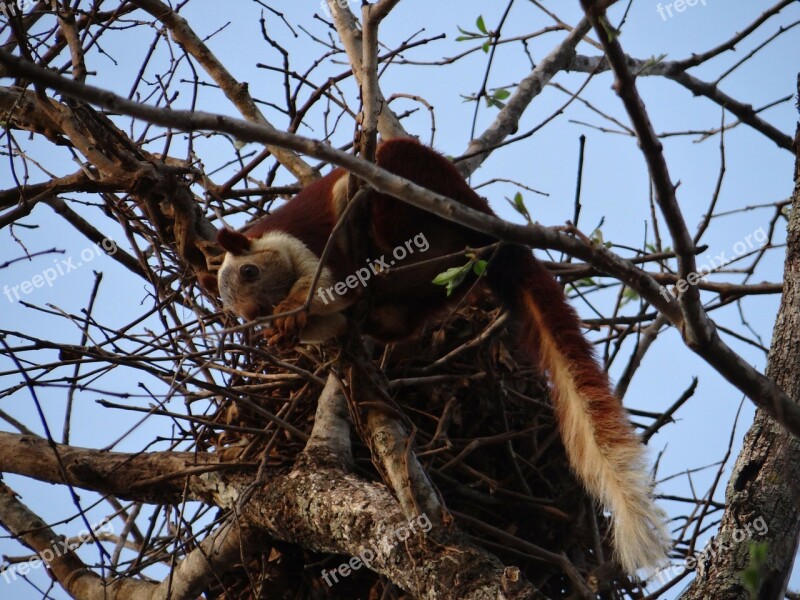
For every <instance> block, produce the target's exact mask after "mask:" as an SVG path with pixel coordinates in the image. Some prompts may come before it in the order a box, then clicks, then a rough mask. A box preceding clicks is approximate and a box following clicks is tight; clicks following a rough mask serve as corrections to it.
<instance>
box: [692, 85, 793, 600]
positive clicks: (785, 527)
mask: <svg viewBox="0 0 800 600" xmlns="http://www.w3.org/2000/svg"><path fill="white" fill-rule="evenodd" d="M798 83H799V84H800V78H799V79H798ZM798 148H800V125H799V126H798V129H797V133H796V135H795V151H796V152H797V149H798ZM767 376H769V377H770V378H772V379H773V380H774V381H775V382H776V383H778V385H780V386H781V387H782V388H783V389H784V390H785V391H786V392H787V393H788V394H789V395H790V396H791V397H792V398H794V399H795V401H797V400H798V399H800V157H798V160H797V161H796V163H795V189H794V194H793V197H792V210H791V217H790V218H789V228H788V239H787V248H786V264H785V269H784V283H783V297H782V298H781V306H780V310H779V312H778V317H777V320H776V322H775V330H774V332H773V338H772V346H771V349H770V353H769V361H768V365H767ZM725 507H726V508H725V514H724V515H723V518H722V524H721V526H720V532H719V535H718V536H717V538H716V540H714V541H712V542H711V543H710V544H709V545H708V546H707V547H706V549H704V551H703V552H701V553H700V555H699V556H698V557H697V558H698V560H697V577H696V579H695V580H694V582H693V583H692V584H691V586H690V587H689V589H688V591H687V592H686V593H685V594H684V595H683V596H682V598H683V599H684V600H691V599H695V598H696V599H697V600H705V599H707V598H714V599H715V600H717V599H718V600H734V599H736V600H739V599H741V598H748V597H753V598H758V599H759V600H781V599H782V598H784V592H785V590H786V586H787V584H788V580H789V575H790V573H791V570H792V564H793V563H794V557H795V554H796V552H797V545H798V535H799V534H800V440H798V439H796V438H794V437H792V436H791V434H789V433H787V432H786V431H784V430H783V429H781V428H780V427H779V426H778V425H777V424H776V423H775V421H774V420H773V419H772V418H770V417H769V416H767V415H766V414H764V412H763V411H761V410H759V411H758V412H757V413H756V417H755V420H754V422H753V425H752V427H751V428H750V431H749V432H748V433H747V436H746V437H745V440H744V446H743V447H742V451H741V453H740V454H739V457H738V459H737V460H736V464H735V466H734V469H733V473H732V474H731V479H730V481H729V483H728V489H727V492H726V497H725ZM759 554H760V556H759ZM689 566H691V565H689Z"/></svg>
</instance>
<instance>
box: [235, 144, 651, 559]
mask: <svg viewBox="0 0 800 600" xmlns="http://www.w3.org/2000/svg"><path fill="white" fill-rule="evenodd" d="M376 162H377V164H378V165H379V166H381V167H383V168H384V169H386V170H387V171H390V172H392V173H394V174H397V175H400V176H402V177H404V178H406V179H409V180H411V181H413V182H414V183H417V184H419V185H421V186H423V187H425V188H428V189H430V190H432V191H434V192H438V193H439V194H442V195H444V196H447V197H449V198H451V199H453V200H456V201H458V202H460V203H462V204H464V205H466V206H468V207H470V208H473V209H475V210H478V211H480V212H483V213H486V214H489V215H493V214H494V213H493V212H492V210H491V209H490V208H489V205H488V204H487V202H486V201H485V200H484V199H483V198H481V197H480V196H478V194H476V193H475V192H474V191H473V190H472V189H471V188H470V187H469V185H468V184H467V183H466V182H465V181H464V179H463V178H462V177H461V176H460V174H459V173H458V171H457V170H456V168H455V167H454V166H453V164H452V163H451V162H450V161H449V160H447V159H446V158H445V157H443V156H442V155H440V154H438V153H436V152H435V151H433V150H431V149H430V148H427V147H425V146H423V145H421V144H420V143H419V142H417V141H416V140H412V139H394V140H390V141H388V142H385V143H383V144H382V145H381V146H379V148H378V152H377V160H376ZM343 176H344V172H343V171H341V170H336V171H334V172H333V173H331V174H330V175H328V176H327V177H324V178H323V179H321V180H319V181H317V182H316V183H314V184H312V185H310V186H308V187H307V188H305V189H304V190H303V191H302V192H301V193H300V194H298V196H296V197H295V198H294V199H293V200H291V201H290V202H289V203H288V204H286V205H285V206H283V207H282V208H280V209H278V210H277V211H275V212H274V213H272V214H271V215H268V216H267V217H265V218H263V219H262V220H261V221H259V222H257V223H256V224H255V225H253V227H252V228H251V229H250V230H249V231H247V235H248V236H249V237H251V238H255V237H258V236H260V235H263V234H264V233H266V232H268V231H275V230H279V231H284V232H287V233H291V234H292V235H293V236H295V237H297V238H299V239H300V240H301V241H303V242H304V243H305V244H306V245H307V246H308V247H309V248H310V249H311V250H312V251H313V252H314V253H315V254H316V255H317V256H319V255H320V253H321V252H322V248H323V247H324V245H325V242H326V241H327V239H328V237H329V235H330V233H331V229H332V228H333V225H334V224H335V222H336V218H337V217H336V214H335V212H336V210H335V206H334V204H335V203H334V201H333V199H332V191H333V188H334V185H335V183H336V181H337V180H338V179H339V178H340V177H343ZM371 203H372V204H371V213H370V214H371V225H372V231H371V236H370V238H371V241H372V243H373V248H372V251H374V252H375V253H376V254H373V255H371V256H369V257H364V259H365V260H366V259H367V258H376V257H377V256H378V255H379V254H380V253H390V252H391V251H392V250H393V249H394V248H396V247H399V246H403V245H404V244H405V243H406V242H407V241H408V240H410V239H412V238H413V237H414V236H416V235H419V234H423V235H425V237H426V238H427V240H428V242H429V244H430V249H429V250H428V251H427V252H425V253H424V254H422V253H417V254H416V255H413V256H412V257H410V258H409V259H408V260H407V261H406V262H404V263H403V264H402V266H403V267H405V268H404V269H400V270H399V271H397V272H395V273H394V274H393V273H392V270H391V269H390V271H389V275H388V276H387V277H375V278H374V279H373V280H372V281H370V283H369V286H368V293H369V294H370V298H371V303H372V304H371V307H372V311H371V312H370V316H369V317H368V318H367V321H366V323H364V331H365V333H368V334H370V335H372V336H374V337H377V338H379V339H382V340H393V339H401V338H405V337H409V336H411V335H413V334H414V333H415V332H416V330H417V329H418V328H419V326H420V325H421V324H422V323H424V322H425V321H426V320H428V319H429V318H430V317H431V316H432V315H433V314H434V313H436V312H441V311H443V310H444V309H446V308H447V307H448V306H450V305H452V303H454V302H457V301H459V300H460V299H462V297H463V295H464V294H465V293H466V292H467V291H468V289H469V287H470V285H469V284H470V281H466V282H464V283H463V284H462V285H461V286H460V287H459V288H458V289H457V290H456V293H454V294H453V295H452V296H450V297H449V298H448V297H447V296H446V295H445V293H444V290H443V289H442V288H441V287H440V286H436V285H433V284H432V280H433V278H434V276H435V275H436V274H437V273H440V272H442V271H444V270H445V269H446V268H448V267H450V266H456V265H463V264H464V263H465V259H464V258H463V257H456V258H454V259H451V260H449V261H445V262H442V261H438V262H436V263H435V264H426V261H429V260H430V259H434V258H436V257H439V256H444V255H449V254H453V253H458V252H459V251H461V250H464V249H465V248H466V247H468V246H469V247H472V248H480V247H484V246H488V245H491V244H493V243H494V242H495V240H493V239H492V238H491V237H489V236H487V235H485V234H481V233H478V232H475V231H473V230H470V229H467V228H465V227H461V226H459V225H456V224H454V223H452V222H449V221H446V220H444V219H441V218H439V217H436V216H434V215H432V214H430V213H427V212H425V211H423V210H421V209H418V208H414V207H411V206H409V205H408V204H406V203H404V202H402V201H400V200H397V199H395V198H393V197H391V196H388V195H385V194H379V193H373V194H372V197H371ZM221 241H222V240H221ZM223 245H224V244H223ZM232 250H235V248H232ZM410 265H416V267H415V268H407V267H409V266H410ZM328 266H330V267H331V268H332V270H333V271H334V272H335V273H336V274H337V276H339V277H342V276H346V275H348V274H350V273H352V272H353V270H354V268H357V267H358V266H363V263H362V264H361V265H353V264H352V263H349V262H348V261H347V260H346V259H344V257H343V253H333V254H332V255H331V257H330V260H329V262H328ZM487 281H488V283H489V285H490V287H491V289H492V290H493V292H494V293H495V294H496V295H497V297H498V299H499V300H500V301H501V302H502V303H503V304H504V305H505V306H506V307H507V308H508V309H509V310H510V312H511V313H512V315H513V316H514V317H515V319H516V321H517V323H518V326H519V328H520V337H519V344H520V347H521V349H522V350H523V351H524V352H525V353H526V354H527V355H528V357H529V358H530V360H531V361H532V362H535V363H538V365H539V366H540V367H541V369H542V370H543V371H546V372H548V374H549V376H550V381H551V383H552V385H553V387H554V390H553V394H552V396H553V401H554V405H555V411H556V415H557V417H558V421H559V425H560V428H561V433H562V437H563V439H564V445H565V447H566V450H567V454H568V456H569V458H570V461H571V464H572V465H573V466H574V469H575V472H576V474H577V475H578V476H579V477H580V478H581V480H582V481H583V482H584V484H585V485H586V486H587V488H588V489H589V491H590V492H592V494H593V495H595V497H596V498H598V499H599V500H600V501H601V502H603V503H604V504H606V505H607V506H608V507H609V508H611V510H612V513H613V514H614V518H615V526H614V528H615V535H616V546H617V551H618V556H619V558H620V561H621V562H622V564H623V566H624V567H625V568H626V569H627V570H628V571H629V572H632V571H635V569H636V568H637V567H639V566H644V565H654V564H655V563H657V562H658V561H659V560H660V557H661V555H662V553H663V549H664V546H665V541H664V539H665V538H664V535H663V532H662V530H661V523H660V520H661V513H660V512H659V511H658V509H656V508H655V506H653V505H652V502H651V499H650V496H649V485H648V480H647V476H646V473H645V471H644V465H643V462H642V451H641V447H640V445H639V443H638V440H637V439H636V436H635V434H634V432H633V429H632V428H631V426H630V424H629V423H628V420H627V417H626V415H625V412H624V410H623V408H622V405H621V403H620V402H619V400H618V399H617V398H616V397H615V396H614V395H613V393H612V392H611V389H610V385H609V381H608V377H607V376H606V373H605V372H604V371H603V370H602V369H601V368H600V366H599V365H598V364H597V362H596V360H595V358H594V353H593V350H592V347H591V345H590V344H589V342H588V341H587V340H586V338H584V336H583V335H582V333H581V330H580V321H579V319H578V317H577V315H576V313H575V311H574V310H573V309H572V307H571V306H570V305H569V304H568V303H567V301H566V299H565V297H564V294H563V292H562V290H561V287H560V286H559V285H558V283H557V282H556V281H555V279H554V278H553V277H552V275H551V274H550V273H549V272H548V271H547V269H545V268H544V266H543V265H542V264H541V263H540V262H539V261H538V260H537V259H536V258H534V256H533V254H532V253H531V251H530V249H529V248H526V247H524V246H519V245H513V244H505V245H502V246H500V247H499V249H497V250H496V251H495V253H494V256H492V257H491V261H490V263H489V267H488V270H487ZM284 308H291V307H290V306H285V307H284Z"/></svg>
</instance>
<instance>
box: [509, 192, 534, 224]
mask: <svg viewBox="0 0 800 600" xmlns="http://www.w3.org/2000/svg"><path fill="white" fill-rule="evenodd" d="M506 200H507V201H508V203H509V204H510V205H511V207H512V208H513V209H514V210H515V211H517V212H518V213H519V214H521V215H522V216H523V217H525V220H526V221H527V222H528V223H533V220H532V219H531V213H530V212H528V207H527V206H525V200H524V199H523V198H522V194H521V193H520V192H517V193H516V194H514V199H513V200H509V199H508V198H506Z"/></svg>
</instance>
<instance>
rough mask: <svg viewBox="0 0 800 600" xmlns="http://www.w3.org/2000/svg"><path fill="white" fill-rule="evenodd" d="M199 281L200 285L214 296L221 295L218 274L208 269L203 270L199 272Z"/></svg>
mask: <svg viewBox="0 0 800 600" xmlns="http://www.w3.org/2000/svg"><path fill="white" fill-rule="evenodd" d="M197 282H198V283H199V284H200V287H201V288H203V289H204V290H205V291H206V292H208V293H209V294H211V295H212V296H219V286H218V285H217V276H216V275H215V274H214V273H209V272H208V271H201V272H199V273H198V274H197Z"/></svg>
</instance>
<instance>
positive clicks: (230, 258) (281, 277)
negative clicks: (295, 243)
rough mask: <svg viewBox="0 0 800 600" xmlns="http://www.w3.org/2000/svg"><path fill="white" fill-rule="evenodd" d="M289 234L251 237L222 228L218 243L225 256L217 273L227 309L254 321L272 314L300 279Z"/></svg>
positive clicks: (223, 301)
mask: <svg viewBox="0 0 800 600" xmlns="http://www.w3.org/2000/svg"><path fill="white" fill-rule="evenodd" d="M285 237H286V234H285V233H282V232H278V231H276V232H270V233H266V234H265V235H263V236H262V237H260V238H256V239H251V238H249V237H247V236H246V235H244V234H242V233H239V232H238V231H233V230H231V229H221V230H220V231H219V232H218V233H217V242H218V243H219V245H220V246H222V247H223V248H224V249H225V251H226V254H225V259H224V260H223V261H222V266H221V267H220V269H219V273H218V274H217V283H218V286H219V293H220V296H221V297H222V303H223V305H224V306H225V308H226V309H227V310H229V311H230V312H232V313H235V314H237V315H239V316H240V317H243V318H245V319H247V320H248V321H253V320H255V319H258V318H259V317H265V316H268V315H271V314H272V311H273V309H274V308H275V305H276V304H278V303H279V302H280V301H281V300H283V299H284V298H286V296H288V295H289V290H291V288H292V285H293V284H294V282H295V281H296V280H297V274H296V273H295V269H294V266H293V264H292V260H291V256H290V252H289V251H288V249H287V244H286V243H285V240H284V238H285Z"/></svg>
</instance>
